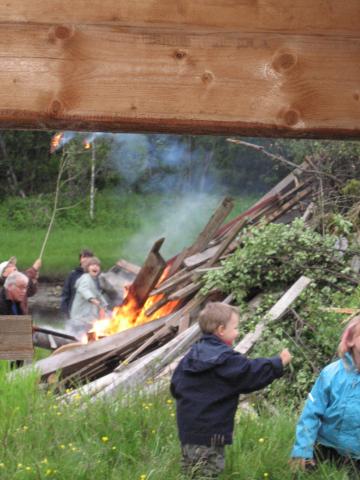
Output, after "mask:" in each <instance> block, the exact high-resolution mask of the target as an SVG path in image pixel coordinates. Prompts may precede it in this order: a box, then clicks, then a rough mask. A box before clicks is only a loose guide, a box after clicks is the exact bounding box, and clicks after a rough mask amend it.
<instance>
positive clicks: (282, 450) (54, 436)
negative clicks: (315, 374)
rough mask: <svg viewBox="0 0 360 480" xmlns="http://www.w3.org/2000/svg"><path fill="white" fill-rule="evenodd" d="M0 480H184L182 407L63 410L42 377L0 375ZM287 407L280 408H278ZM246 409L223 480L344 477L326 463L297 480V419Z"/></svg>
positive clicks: (107, 405) (117, 404)
mask: <svg viewBox="0 0 360 480" xmlns="http://www.w3.org/2000/svg"><path fill="white" fill-rule="evenodd" d="M0 391H1V394H0V411H1V415H0V445H1V448H0V478H1V479H2V480H14V479H29V480H31V479H34V480H35V479H47V478H54V479H58V480H60V479H61V480H69V479H71V480H99V479H101V480H102V479H107V480H119V479H124V480H127V479H131V480H145V479H146V480H150V479H153V480H180V479H185V478H186V477H185V476H183V475H182V474H181V472H180V468H179V461H180V448H179V443H178V439H177V431H176V424H175V406H174V403H173V401H172V399H171V398H170V396H169V394H168V392H167V391H166V390H165V391H161V392H158V394H153V395H151V396H147V395H144V394H141V393H138V394H134V395H133V396H131V397H130V399H129V400H128V401H127V402H126V403H124V398H123V397H122V396H121V395H118V396H116V397H113V398H111V399H110V400H108V401H101V402H90V401H89V400H88V399H85V398H78V399H77V400H75V402H73V403H72V404H69V405H68V404H64V403H61V402H60V401H59V399H58V398H56V396H55V395H54V394H53V393H52V392H51V390H49V391H47V392H46V391H44V390H42V389H40V388H39V385H38V383H37V379H36V375H34V374H31V375H29V376H26V377H19V378H15V379H13V380H9V379H8V377H7V376H6V368H5V366H4V365H3V366H2V369H1V371H0ZM279 403H280V402H279ZM277 408H278V409H279V413H277V414H270V413H268V412H267V411H266V410H263V411H261V410H260V411H259V412H258V413H257V414H251V413H250V414H249V413H245V412H243V411H239V413H238V415H237V421H236V430H235V439H234V444H233V445H232V446H231V447H229V448H227V453H226V455H227V459H226V470H225V472H224V474H223V475H222V476H221V477H220V478H221V479H222V480H230V479H239V480H259V479H263V480H287V479H289V480H290V479H294V478H299V479H334V480H336V479H339V480H340V479H344V478H346V476H344V475H345V474H344V472H340V471H337V470H336V469H335V468H333V467H331V466H329V465H322V466H321V468H320V469H319V470H317V471H316V472H315V473H312V474H307V473H306V474H303V473H299V474H297V475H296V476H295V475H294V474H293V473H292V472H291V470H290V468H289V465H288V456H289V452H290V450H291V446H292V442H293V436H294V426H295V419H296V415H295V414H294V413H293V412H291V411H289V410H282V409H281V406H280V404H279V405H278V406H277Z"/></svg>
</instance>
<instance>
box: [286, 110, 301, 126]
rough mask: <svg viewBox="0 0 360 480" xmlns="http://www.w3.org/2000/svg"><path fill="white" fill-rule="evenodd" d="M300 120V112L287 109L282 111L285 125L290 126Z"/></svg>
mask: <svg viewBox="0 0 360 480" xmlns="http://www.w3.org/2000/svg"><path fill="white" fill-rule="evenodd" d="M299 120H300V113H299V112H298V111H297V110H294V109H292V108H291V109H289V110H286V112H285V113H284V121H285V123H286V125H288V126H289V127H292V126H294V125H296V124H297V123H298V122H299Z"/></svg>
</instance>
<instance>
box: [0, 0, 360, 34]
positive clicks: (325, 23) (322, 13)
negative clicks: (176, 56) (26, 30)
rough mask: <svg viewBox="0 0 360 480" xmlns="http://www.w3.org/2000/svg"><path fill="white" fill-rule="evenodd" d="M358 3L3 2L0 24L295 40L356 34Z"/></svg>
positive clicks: (280, 0)
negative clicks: (183, 29) (225, 31)
mask: <svg viewBox="0 0 360 480" xmlns="http://www.w3.org/2000/svg"><path fill="white" fill-rule="evenodd" d="M359 16H360V6H359V2H358V0H346V2H339V1H338V0H327V1H326V2H312V1H311V0H293V1H292V2H291V3H290V4H289V2H288V1H287V0H257V1H256V2H251V1H242V2H231V1H230V2H229V1H224V0H217V1H216V0H215V1H214V0H202V1H201V2H193V1H192V0H182V1H181V4H179V3H177V2H174V1H173V0H157V1H156V2H153V1H149V0H137V1H136V2H128V1H127V0H105V1H104V0H92V1H91V2H87V1H86V0H72V1H70V0H52V1H51V2H50V3H49V2H47V1H45V0H31V2H28V1H27V0H7V1H6V2H1V3H0V17H1V19H2V21H3V22H29V23H30V22H32V23H40V22H41V23H45V24H46V23H55V24H59V23H71V24H78V23H83V24H91V23H95V24H106V25H112V26H120V25H138V26H140V25H145V24H148V25H161V26H163V27H164V26H166V25H171V26H175V25H180V26H187V27H192V28H200V27H205V28H209V27H217V28H232V29H240V30H244V29H245V30H246V31H259V32H264V31H272V32H279V33H280V32H282V31H285V32H291V33H294V34H302V33H303V34H311V33H315V32H317V33H318V34H323V35H324V34H333V35H334V34H345V33H348V34H349V35H350V34H357V33H359Z"/></svg>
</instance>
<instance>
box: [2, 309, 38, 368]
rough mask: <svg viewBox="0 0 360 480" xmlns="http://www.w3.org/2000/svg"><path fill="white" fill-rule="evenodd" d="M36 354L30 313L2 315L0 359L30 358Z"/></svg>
mask: <svg viewBox="0 0 360 480" xmlns="http://www.w3.org/2000/svg"><path fill="white" fill-rule="evenodd" d="M33 354H34V348H33V341H32V318H31V316H30V315H1V316H0V359H1V360H29V359H32V357H33Z"/></svg>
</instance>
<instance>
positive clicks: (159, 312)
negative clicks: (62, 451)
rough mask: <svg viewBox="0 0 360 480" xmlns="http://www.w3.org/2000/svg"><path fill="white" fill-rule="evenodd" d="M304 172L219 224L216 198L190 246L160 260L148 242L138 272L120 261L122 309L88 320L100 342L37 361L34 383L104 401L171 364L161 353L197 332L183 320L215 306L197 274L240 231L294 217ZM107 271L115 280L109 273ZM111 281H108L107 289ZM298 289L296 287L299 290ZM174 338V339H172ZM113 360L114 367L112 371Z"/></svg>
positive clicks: (224, 207) (308, 192)
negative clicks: (78, 387) (55, 383)
mask: <svg viewBox="0 0 360 480" xmlns="http://www.w3.org/2000/svg"><path fill="white" fill-rule="evenodd" d="M306 168H307V167H306V165H305V166H304V165H303V166H302V167H301V169H300V170H299V171H296V172H293V173H292V174H290V175H289V176H288V177H286V179H284V180H283V181H282V182H280V183H279V184H278V185H277V186H276V187H274V189H272V190H271V191H270V192H269V193H268V194H267V195H265V196H264V197H263V198H262V199H260V200H259V201H258V202H257V203H256V204H255V205H254V206H253V207H251V208H250V209H249V210H247V211H246V212H244V213H243V214H241V215H239V216H238V217H236V218H235V219H233V220H232V221H230V222H228V223H227V224H225V225H222V224H223V222H224V219H225V218H226V216H227V215H228V214H229V212H230V211H231V209H232V206H233V202H232V201H231V199H229V198H226V199H224V200H223V202H221V204H220V205H219V207H218V208H217V209H216V211H215V213H214V214H213V215H212V217H211V218H210V220H209V222H208V224H207V225H206V226H205V228H204V229H203V231H202V232H201V233H200V234H199V236H198V237H197V239H196V240H195V242H194V243H193V245H191V246H190V247H188V248H187V249H185V250H184V251H183V252H181V253H180V254H179V255H177V256H176V257H174V258H172V259H171V260H169V261H168V262H166V261H165V260H164V259H163V257H162V256H161V254H160V248H161V246H162V244H163V241H164V239H163V238H162V239H160V240H158V241H157V242H155V244H154V245H153V247H152V249H151V250H150V252H149V254H148V256H147V258H146V260H145V262H144V264H143V266H142V267H141V268H140V269H139V268H137V267H135V266H133V268H132V271H131V269H129V268H128V266H127V267H126V264H127V262H125V261H124V260H122V261H120V263H121V264H120V263H119V266H118V268H123V267H124V268H125V269H126V268H127V270H128V271H129V272H130V271H131V280H132V281H131V282H130V285H129V286H128V288H127V292H126V296H125V299H124V301H123V303H122V304H121V305H119V306H116V307H115V308H114V309H113V310H112V312H111V315H109V318H105V319H102V320H98V321H96V322H95V324H94V328H93V330H92V332H91V335H93V336H94V338H95V339H99V338H100V340H98V341H95V342H90V343H89V344H88V345H83V346H81V347H77V348H75V349H74V350H72V351H68V352H63V353H60V354H59V355H57V356H56V357H50V358H48V359H44V360H41V361H40V362H37V364H36V367H37V368H38V369H39V371H40V372H41V375H42V377H43V378H47V377H49V375H51V374H52V373H54V372H55V371H61V377H60V378H61V381H60V384H59V386H66V385H68V384H69V383H70V384H71V382H73V381H74V380H75V379H76V381H83V380H85V379H86V380H87V381H92V384H91V387H90V385H89V389H88V390H89V391H91V392H95V393H98V392H99V391H101V392H102V393H101V395H105V394H106V393H107V392H111V391H113V390H114V388H119V387H120V386H122V387H123V386H124V385H126V386H128V385H134V384H138V382H141V381H144V379H146V378H148V375H149V371H150V370H149V369H150V367H151V368H152V367H153V365H154V363H153V362H155V363H156V362H159V360H160V359H161V366H163V367H166V365H167V364H168V363H170V361H172V360H173V358H174V355H169V352H171V351H173V353H174V354H175V353H177V355H179V353H180V350H181V349H180V350H179V351H178V349H177V345H178V342H179V346H180V344H181V342H180V339H182V338H184V339H186V338H188V339H191V341H193V340H194V338H195V337H196V335H195V336H194V337H193V334H192V333H191V332H193V331H194V332H198V330H197V328H195V326H191V318H193V317H194V316H195V315H196V314H197V312H198V311H199V310H200V308H201V306H202V305H203V304H204V303H205V302H206V301H207V300H209V299H213V298H214V297H213V296H214V295H217V296H216V297H215V298H216V299H217V300H220V301H221V300H223V296H222V297H221V294H220V297H219V292H211V293H210V294H208V295H207V296H206V297H205V296H204V295H202V294H201V293H199V290H200V288H201V286H202V276H203V275H204V274H205V273H206V272H207V271H208V270H209V269H216V268H220V261H221V259H222V258H226V257H227V256H228V255H229V254H231V252H233V251H234V250H235V249H236V248H237V247H238V245H239V244H240V243H241V235H242V234H243V233H242V231H243V229H244V228H245V227H251V226H252V225H256V224H257V223H258V222H259V221H260V220H262V221H265V222H270V221H273V220H275V219H276V221H277V222H281V221H285V222H286V221H288V220H289V218H290V219H291V215H293V213H291V214H290V215H289V212H290V211H291V212H293V211H295V212H296V214H297V215H299V213H300V214H302V213H301V212H300V210H301V209H299V205H300V206H301V208H302V210H303V211H305V209H306V207H307V205H308V204H309V203H310V201H311V196H312V185H311V179H309V177H307V176H306ZM294 209H297V210H294ZM124 262H125V263H124ZM112 273H113V274H114V275H115V271H113V272H112ZM109 278H110V277H109ZM109 278H108V280H109ZM113 281H114V278H113V279H112V281H111V282H110V283H112V282H113ZM121 281H122V280H121ZM307 283H308V280H307V279H306V281H305V284H306V285H307ZM115 284H116V282H114V283H113V285H115ZM120 284H121V282H120ZM120 284H119V283H118V284H117V285H118V287H115V290H116V288H118V289H119V288H120V287H119V285H120ZM305 284H304V285H303V287H301V288H305V286H306V285H305ZM122 286H123V284H121V288H122ZM274 308H275V307H274ZM130 327H135V328H131V329H130ZM260 327H261V326H260ZM260 327H259V328H260ZM124 330H125V331H124ZM119 332H121V333H119ZM175 335H178V337H175V338H174V336H175ZM101 337H104V338H101ZM254 338H255V337H254V336H252V337H251V339H250V340H251V341H253V340H254ZM169 339H170V341H169ZM171 339H172V340H171ZM255 340H256V338H255ZM244 341H245V339H244ZM164 343H165V345H164ZM239 348H240V346H239ZM241 348H242V347H241ZM154 349H155V350H154ZM164 356H165V357H164ZM119 362H120V368H119V369H118V370H116V371H115V372H114V369H116V367H117V366H118V365H119ZM129 364H130V365H129ZM156 368H157V370H158V367H156ZM109 372H113V373H109ZM104 375H105V377H104ZM132 378H133V380H132ZM115 379H116V380H115ZM110 385H112V386H110Z"/></svg>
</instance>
